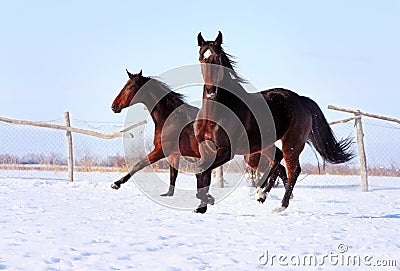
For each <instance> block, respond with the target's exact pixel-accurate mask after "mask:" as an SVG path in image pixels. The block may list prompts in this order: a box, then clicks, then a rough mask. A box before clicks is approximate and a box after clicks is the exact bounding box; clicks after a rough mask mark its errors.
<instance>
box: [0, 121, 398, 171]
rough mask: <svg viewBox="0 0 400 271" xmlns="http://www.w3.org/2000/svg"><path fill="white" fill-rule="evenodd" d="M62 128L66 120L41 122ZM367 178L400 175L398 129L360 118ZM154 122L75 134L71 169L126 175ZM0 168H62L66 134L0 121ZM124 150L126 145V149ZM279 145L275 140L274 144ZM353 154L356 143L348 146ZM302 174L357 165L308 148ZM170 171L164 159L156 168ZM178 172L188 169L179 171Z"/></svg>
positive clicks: (91, 125) (338, 129)
mask: <svg viewBox="0 0 400 271" xmlns="http://www.w3.org/2000/svg"><path fill="white" fill-rule="evenodd" d="M44 122H45V123H51V124H58V125H64V119H63V118H60V119H55V120H50V121H44ZM362 122H363V127H364V140H365V149H366V154H367V164H368V174H369V175H377V176H397V177H399V176H400V159H399V157H398V153H399V152H400V140H399V139H400V125H398V124H396V123H390V122H387V121H382V120H376V119H371V118H362ZM71 126H72V127H75V128H81V129H86V130H91V131H96V132H101V133H114V132H116V131H120V130H121V129H123V126H124V124H123V123H113V122H97V121H85V120H79V119H74V118H72V119H71ZM151 126H152V122H151V121H148V123H147V124H146V125H143V126H139V127H136V128H134V129H132V130H131V131H130V133H131V134H133V135H134V137H133V138H129V139H122V138H114V139H101V138H96V137H92V136H88V135H83V134H78V133H73V146H74V157H75V166H76V168H77V170H81V171H98V170H100V171H126V170H127V166H126V161H125V156H126V157H127V158H129V160H130V161H131V162H132V161H137V160H139V159H140V158H144V157H145V155H146V154H147V153H148V152H149V151H150V150H151V148H152V137H153V134H152V127H151ZM331 127H332V130H333V131H334V133H335V134H336V136H337V138H346V137H349V136H350V137H351V138H353V141H354V142H355V129H354V121H350V122H347V123H340V124H335V125H332V126H331ZM0 142H1V144H0V168H1V169H3V170H5V169H18V170H29V169H40V170H66V164H67V146H66V139H65V132H64V131H57V130H52V129H45V128H40V127H31V126H23V125H14V124H9V123H4V122H0ZM124 146H125V147H124ZM277 146H278V147H279V142H278V143H277ZM352 150H353V152H354V153H355V154H357V145H356V143H354V144H353V145H352ZM242 161H243V158H241V157H238V158H235V163H236V166H237V167H238V168H239V170H243V168H244V165H243V162H242ZM300 163H301V166H302V172H303V173H304V174H331V175H358V174H359V161H358V157H357V155H356V157H355V158H354V159H353V160H352V161H350V162H349V163H346V164H342V165H325V164H324V163H323V160H322V158H321V157H320V156H319V155H318V154H317V153H316V152H315V151H314V149H313V148H311V147H310V146H308V145H306V147H305V150H304V151H303V153H302V154H301V156H300ZM155 167H156V169H157V168H158V169H159V170H163V169H168V163H167V161H166V160H165V159H164V160H163V161H161V162H160V163H158V164H157V165H156V166H155ZM180 170H181V171H185V170H188V171H190V169H188V168H185V167H180Z"/></svg>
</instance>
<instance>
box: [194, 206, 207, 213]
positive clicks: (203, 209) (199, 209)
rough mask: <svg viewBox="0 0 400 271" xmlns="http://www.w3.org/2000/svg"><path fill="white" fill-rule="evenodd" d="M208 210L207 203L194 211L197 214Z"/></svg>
mask: <svg viewBox="0 0 400 271" xmlns="http://www.w3.org/2000/svg"><path fill="white" fill-rule="evenodd" d="M206 211H207V205H206V206H203V207H198V208H197V209H196V210H194V212H195V213H197V214H204V213H205V212H206Z"/></svg>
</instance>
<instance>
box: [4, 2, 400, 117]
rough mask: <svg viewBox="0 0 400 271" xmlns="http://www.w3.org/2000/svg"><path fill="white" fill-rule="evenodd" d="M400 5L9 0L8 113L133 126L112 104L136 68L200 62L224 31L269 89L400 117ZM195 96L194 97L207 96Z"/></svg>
mask: <svg viewBox="0 0 400 271" xmlns="http://www.w3.org/2000/svg"><path fill="white" fill-rule="evenodd" d="M399 14H400V2H399V1H257V2H251V1H244V2H243V1H241V4H233V1H201V2H199V1H160V2H155V1H40V0H38V1H21V0H16V1H0V74H1V76H0V116H4V117H9V118H19V119H28V120H51V119H56V118H60V117H62V114H63V112H64V111H66V110H69V111H71V115H72V118H77V119H83V120H94V121H106V122H108V121H109V122H114V121H116V122H118V121H121V122H123V120H124V116H125V113H124V112H123V113H122V114H120V115H116V114H114V113H112V111H111V109H110V106H111V103H112V101H113V99H114V97H115V96H116V95H117V94H118V92H119V90H120V89H121V87H122V86H123V85H124V83H125V81H126V79H127V76H126V73H125V68H128V69H129V70H130V71H131V72H137V71H139V70H140V69H143V73H144V75H157V74H160V73H162V72H165V71H166V70H168V69H171V68H175V67H177V66H181V65H185V64H194V63H198V62H197V58H198V48H197V41H196V36H197V34H198V32H200V31H201V32H202V33H203V37H204V38H205V39H206V40H207V39H214V38H215V37H216V35H217V32H218V30H221V31H222V33H223V35H224V48H225V50H226V51H227V52H228V53H231V54H233V55H234V56H236V60H237V62H238V71H239V72H240V73H241V74H243V75H244V76H245V77H247V78H248V79H249V80H250V81H251V82H252V83H253V84H254V85H255V86H256V87H257V88H258V89H260V90H262V89H266V88H270V87H274V86H284V87H287V88H289V89H292V90H294V91H296V92H297V93H299V94H302V95H306V96H309V97H311V98H312V99H314V100H315V101H316V102H317V103H318V104H319V105H320V106H321V108H322V109H323V111H324V112H325V113H326V115H327V118H328V120H334V119H338V118H344V117H348V115H347V114H344V113H335V112H332V111H330V110H328V109H327V108H326V107H327V105H328V104H334V105H337V106H342V107H348V108H354V109H361V110H363V111H367V112H371V113H378V114H383V115H388V116H392V117H397V118H399V117H400V109H399V108H400V106H399V100H400V94H399V92H400V35H399V31H400V28H399V27H400V16H399ZM200 91H201V90H199V92H196V93H193V94H191V95H190V96H189V97H188V100H196V99H199V98H200V96H201V93H200Z"/></svg>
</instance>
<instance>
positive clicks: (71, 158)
mask: <svg viewBox="0 0 400 271" xmlns="http://www.w3.org/2000/svg"><path fill="white" fill-rule="evenodd" d="M64 119H65V126H67V127H71V121H70V118H69V112H68V111H67V112H64ZM66 138H67V150H68V181H70V182H73V181H74V153H73V147H72V133H71V131H67V133H66Z"/></svg>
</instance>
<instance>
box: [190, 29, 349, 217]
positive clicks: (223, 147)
mask: <svg viewBox="0 0 400 271" xmlns="http://www.w3.org/2000/svg"><path fill="white" fill-rule="evenodd" d="M197 43H198V46H199V47H200V49H199V62H200V64H201V72H202V75H203V79H204V86H203V101H202V105H201V109H200V112H199V114H198V118H197V119H196V121H195V124H194V129H195V136H196V139H197V141H198V142H199V144H200V153H201V155H202V156H201V164H200V166H199V167H200V168H201V169H202V170H203V172H202V173H203V174H208V171H209V170H212V169H213V168H215V167H218V166H220V165H223V164H224V163H226V162H227V161H229V160H230V159H232V158H233V156H234V155H235V154H246V155H251V154H252V153H256V152H258V153H260V152H261V153H262V152H263V151H264V150H265V149H268V148H270V146H272V145H273V144H274V142H275V141H277V140H281V142H282V152H283V157H284V160H285V163H286V170H287V175H288V181H287V182H288V183H287V185H286V187H285V194H284V196H283V199H282V201H281V205H280V206H279V207H277V208H275V209H274V211H276V212H281V211H283V210H285V209H286V208H287V207H288V206H289V199H290V197H291V194H292V191H293V188H294V186H295V184H296V180H297V178H298V176H299V174H300V172H301V167H300V164H299V155H300V153H301V152H302V151H303V149H304V146H305V143H306V142H307V143H310V144H311V145H312V146H313V147H314V148H315V149H316V150H317V152H318V153H319V154H320V155H321V157H322V159H323V160H324V161H326V162H328V163H332V164H339V163H344V162H348V161H350V160H351V159H352V158H353V157H354V154H353V152H352V151H351V150H350V147H351V144H352V139H351V138H350V137H347V138H345V139H340V140H337V139H336V137H335V135H334V133H333V131H332V130H331V128H330V126H329V124H328V122H327V121H326V118H325V116H324V114H323V112H322V111H321V109H320V107H319V106H318V104H317V103H316V102H315V101H313V100H312V99H310V98H308V97H305V96H300V95H298V94H297V93H295V92H293V91H291V90H288V89H284V88H273V89H268V90H264V91H260V92H256V93H249V92H247V91H246V90H245V89H244V87H243V86H242V83H246V80H244V79H243V78H242V77H241V76H239V75H238V73H237V72H236V70H235V64H236V63H235V61H233V60H232V56H231V55H229V54H228V53H225V51H224V49H223V48H222V33H221V32H220V31H219V33H218V36H217V38H216V39H215V40H213V41H205V40H204V39H203V37H202V35H201V32H200V33H199V34H198V36H197ZM269 115H270V117H269ZM238 127H240V129H239V128H238ZM243 138H245V139H246V140H247V142H245V141H244V140H243ZM245 143H246V144H245ZM245 145H247V146H245ZM211 158H212V159H213V160H212V161H211ZM210 161H211V162H210ZM276 166H277V165H276V164H275V163H274V164H272V169H271V171H270V173H271V172H273V170H274V167H276ZM270 173H264V175H263V176H262V180H261V183H262V185H261V186H260V187H259V188H258V189H257V200H258V201H260V202H262V203H263V202H264V201H265V199H266V192H269V189H271V187H270V186H272V184H271V183H268V186H267V187H266V190H264V191H262V188H264V187H265V185H266V182H267V178H268V176H269V174H270ZM209 185H210V184H209V183H208V182H198V184H197V190H198V192H197V194H198V195H197V197H198V198H199V199H200V200H201V203H200V205H199V207H198V212H202V213H204V212H206V210H207V201H206V199H207V197H209V195H208V189H209Z"/></svg>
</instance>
